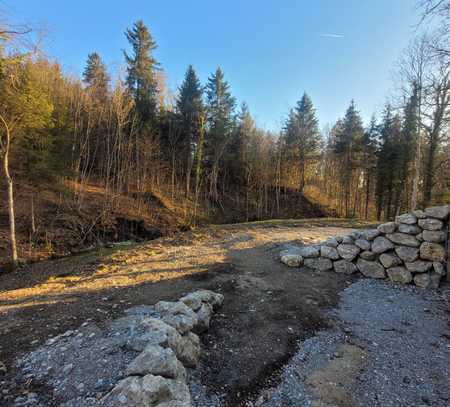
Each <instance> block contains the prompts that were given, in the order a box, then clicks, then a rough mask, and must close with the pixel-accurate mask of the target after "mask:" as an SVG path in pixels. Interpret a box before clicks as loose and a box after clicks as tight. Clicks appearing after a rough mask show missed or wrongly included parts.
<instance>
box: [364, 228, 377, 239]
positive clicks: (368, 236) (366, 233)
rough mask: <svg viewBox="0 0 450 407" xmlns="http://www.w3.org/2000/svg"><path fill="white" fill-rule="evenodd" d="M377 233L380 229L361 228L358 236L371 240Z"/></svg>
mask: <svg viewBox="0 0 450 407" xmlns="http://www.w3.org/2000/svg"><path fill="white" fill-rule="evenodd" d="M379 235H380V231H379V230H378V229H363V230H361V231H360V236H359V237H360V238H362V239H365V240H373V239H375V238H376V237H377V236H379Z"/></svg>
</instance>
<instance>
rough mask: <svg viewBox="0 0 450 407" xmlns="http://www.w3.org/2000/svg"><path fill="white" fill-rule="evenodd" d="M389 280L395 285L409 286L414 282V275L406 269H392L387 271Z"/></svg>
mask: <svg viewBox="0 0 450 407" xmlns="http://www.w3.org/2000/svg"><path fill="white" fill-rule="evenodd" d="M386 271H387V275H388V277H389V280H391V281H392V282H393V283H400V284H409V283H410V282H411V281H412V279H413V278H412V274H411V272H410V271H409V270H407V269H405V268H404V267H392V268H389V269H387V270H386Z"/></svg>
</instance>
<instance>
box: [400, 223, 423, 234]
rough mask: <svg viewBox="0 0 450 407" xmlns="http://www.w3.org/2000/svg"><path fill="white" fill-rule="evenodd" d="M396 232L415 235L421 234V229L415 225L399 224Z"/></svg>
mask: <svg viewBox="0 0 450 407" xmlns="http://www.w3.org/2000/svg"><path fill="white" fill-rule="evenodd" d="M398 231H399V232H400V233H407V234H409V235H417V234H418V233H420V232H422V229H421V228H420V227H419V226H416V225H406V224H404V223H400V225H398Z"/></svg>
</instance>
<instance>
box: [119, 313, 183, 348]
mask: <svg viewBox="0 0 450 407" xmlns="http://www.w3.org/2000/svg"><path fill="white" fill-rule="evenodd" d="M134 331H135V332H136V334H135V335H132V336H131V338H130V339H129V340H128V342H127V343H126V346H127V347H128V348H129V349H132V350H135V351H138V352H141V351H143V350H144V349H145V348H146V347H147V345H160V346H162V347H164V348H166V347H170V348H173V346H174V344H175V343H176V342H177V341H179V340H180V338H181V335H180V334H179V333H178V331H177V330H176V329H175V328H173V327H172V326H170V325H168V324H166V323H165V322H163V321H161V320H160V319H157V318H152V317H145V318H142V319H141V321H140V324H139V325H137V326H136V327H135V328H134Z"/></svg>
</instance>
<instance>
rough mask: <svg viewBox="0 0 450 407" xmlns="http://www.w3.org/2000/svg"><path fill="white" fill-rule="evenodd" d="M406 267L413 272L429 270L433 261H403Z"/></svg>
mask: <svg viewBox="0 0 450 407" xmlns="http://www.w3.org/2000/svg"><path fill="white" fill-rule="evenodd" d="M405 266H406V268H407V269H408V270H409V271H411V272H413V273H425V272H427V271H428V270H431V268H432V267H433V263H432V262H431V261H425V260H416V261H413V262H412V263H405Z"/></svg>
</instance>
